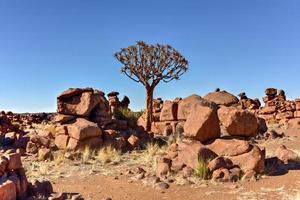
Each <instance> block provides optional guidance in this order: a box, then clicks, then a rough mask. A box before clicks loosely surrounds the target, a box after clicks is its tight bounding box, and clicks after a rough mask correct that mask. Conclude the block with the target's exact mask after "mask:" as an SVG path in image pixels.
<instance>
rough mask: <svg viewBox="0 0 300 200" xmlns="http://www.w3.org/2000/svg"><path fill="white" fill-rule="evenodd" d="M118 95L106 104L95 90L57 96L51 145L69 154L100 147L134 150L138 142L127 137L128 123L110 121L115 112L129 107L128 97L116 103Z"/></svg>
mask: <svg viewBox="0 0 300 200" xmlns="http://www.w3.org/2000/svg"><path fill="white" fill-rule="evenodd" d="M118 94H119V93H118V92H111V93H109V94H108V99H109V100H107V99H106V98H105V94H104V93H103V92H101V91H99V90H95V89H92V88H84V89H81V88H70V89H68V90H66V91H64V92H63V93H62V94H61V95H59V96H58V97H57V113H58V114H57V116H56V122H57V123H58V126H57V128H56V134H55V145H56V146H57V147H58V148H59V149H69V150H78V149H83V148H85V147H90V148H99V147H101V146H102V145H111V146H114V147H116V148H120V149H122V150H125V149H126V147H127V146H136V145H137V140H138V138H137V136H132V137H131V135H132V134H131V133H129V129H128V128H129V127H128V122H127V121H126V120H119V119H115V117H113V116H114V114H115V112H116V110H117V109H119V108H120V107H122V108H125V109H128V105H129V103H130V101H129V98H128V97H125V98H124V99H123V100H122V101H121V102H120V101H119V99H118V97H117V96H118ZM129 138H130V139H129Z"/></svg>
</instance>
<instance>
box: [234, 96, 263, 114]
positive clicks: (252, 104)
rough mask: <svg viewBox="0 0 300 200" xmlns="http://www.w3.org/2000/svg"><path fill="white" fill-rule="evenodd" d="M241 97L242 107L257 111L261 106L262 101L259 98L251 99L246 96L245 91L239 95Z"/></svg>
mask: <svg viewBox="0 0 300 200" xmlns="http://www.w3.org/2000/svg"><path fill="white" fill-rule="evenodd" d="M238 96H239V97H240V105H241V107H242V109H248V110H251V111H255V110H256V109H259V108H260V106H261V103H260V101H259V99H257V98H255V99H250V98H248V97H247V96H246V93H245V92H242V93H240V94H239V95H238Z"/></svg>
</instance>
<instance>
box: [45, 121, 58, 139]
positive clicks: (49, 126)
mask: <svg viewBox="0 0 300 200" xmlns="http://www.w3.org/2000/svg"><path fill="white" fill-rule="evenodd" d="M45 130H46V131H49V132H50V133H51V135H52V137H55V135H56V126H55V125H54V124H47V125H45Z"/></svg>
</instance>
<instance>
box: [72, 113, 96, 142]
mask: <svg viewBox="0 0 300 200" xmlns="http://www.w3.org/2000/svg"><path fill="white" fill-rule="evenodd" d="M67 129H68V134H69V135H70V137H72V138H74V139H77V140H84V139H86V138H91V137H98V136H100V135H101V134H102V131H101V129H100V128H99V127H98V126H97V124H96V123H93V122H90V121H87V120H86V119H83V118H77V119H76V122H75V123H73V124H71V125H68V126H67Z"/></svg>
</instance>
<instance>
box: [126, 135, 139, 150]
mask: <svg viewBox="0 0 300 200" xmlns="http://www.w3.org/2000/svg"><path fill="white" fill-rule="evenodd" d="M127 141H128V143H129V144H130V145H131V146H132V147H134V148H135V147H138V146H139V142H140V139H139V138H138V137H137V136H135V135H131V136H130V137H129V138H128V140H127Z"/></svg>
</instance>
